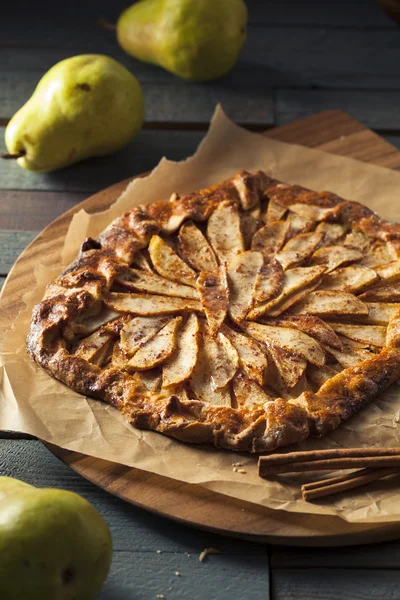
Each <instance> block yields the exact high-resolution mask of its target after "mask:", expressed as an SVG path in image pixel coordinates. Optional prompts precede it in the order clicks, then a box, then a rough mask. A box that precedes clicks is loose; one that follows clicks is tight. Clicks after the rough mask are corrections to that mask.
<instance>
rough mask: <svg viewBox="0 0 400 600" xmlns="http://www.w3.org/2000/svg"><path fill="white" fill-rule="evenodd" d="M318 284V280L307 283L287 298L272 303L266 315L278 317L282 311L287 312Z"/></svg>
mask: <svg viewBox="0 0 400 600" xmlns="http://www.w3.org/2000/svg"><path fill="white" fill-rule="evenodd" d="M318 284H319V282H318V281H316V282H315V283H312V284H310V285H307V286H306V287H305V288H303V289H302V290H299V291H298V292H296V293H295V294H292V295H291V296H289V297H288V298H286V299H284V300H282V301H280V302H278V303H277V304H275V305H274V307H273V308H272V309H270V310H269V311H268V316H269V317H279V316H280V315H282V314H283V313H287V312H288V311H290V309H291V307H292V306H295V305H296V304H297V303H298V302H300V300H302V299H303V298H305V297H306V296H308V294H309V293H310V292H313V291H314V290H315V289H317V287H318Z"/></svg>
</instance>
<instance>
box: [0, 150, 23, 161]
mask: <svg viewBox="0 0 400 600" xmlns="http://www.w3.org/2000/svg"><path fill="white" fill-rule="evenodd" d="M25 154H26V150H20V151H19V152H14V153H13V154H10V153H9V152H1V153H0V157H1V158H5V159H7V160H17V158H21V157H22V156H25Z"/></svg>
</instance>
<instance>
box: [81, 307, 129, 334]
mask: <svg viewBox="0 0 400 600" xmlns="http://www.w3.org/2000/svg"><path fill="white" fill-rule="evenodd" d="M120 316H121V315H119V314H118V313H117V312H115V311H114V310H110V309H109V308H108V307H107V306H103V307H102V308H101V310H100V312H99V313H97V315H92V316H91V317H88V318H87V319H83V321H81V322H80V325H82V327H83V328H84V332H85V334H86V335H89V334H90V333H93V332H94V331H97V329H100V327H102V326H103V325H106V324H107V323H110V321H113V320H114V319H116V318H118V317H120Z"/></svg>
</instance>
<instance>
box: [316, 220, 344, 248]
mask: <svg viewBox="0 0 400 600" xmlns="http://www.w3.org/2000/svg"><path fill="white" fill-rule="evenodd" d="M315 231H318V232H319V233H322V234H323V236H324V239H323V243H324V244H332V242H336V241H337V240H338V239H340V238H341V237H342V236H343V235H344V234H345V233H346V229H345V227H344V226H343V225H341V223H328V222H326V221H324V222H322V223H319V224H318V226H317V228H316V230H315Z"/></svg>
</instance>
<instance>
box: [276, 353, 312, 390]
mask: <svg viewBox="0 0 400 600" xmlns="http://www.w3.org/2000/svg"><path fill="white" fill-rule="evenodd" d="M267 351H268V356H269V358H270V362H271V361H272V362H273V364H274V365H275V368H276V371H277V373H278V376H279V382H278V387H279V388H282V387H283V389H285V390H290V389H291V388H294V387H295V385H296V384H297V383H298V382H299V381H300V379H301V377H302V376H303V374H304V372H305V370H306V367H307V361H306V360H305V359H304V358H303V357H302V356H300V355H299V354H296V353H295V352H291V351H290V350H287V349H286V348H281V347H279V346H274V345H272V344H269V345H268V348H267Z"/></svg>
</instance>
